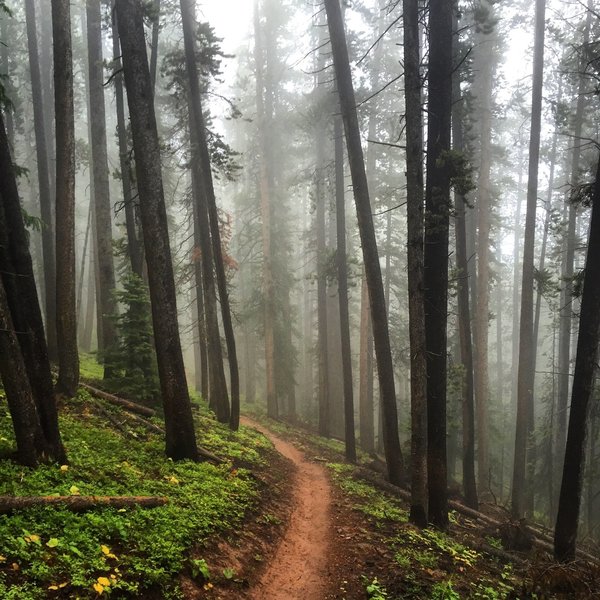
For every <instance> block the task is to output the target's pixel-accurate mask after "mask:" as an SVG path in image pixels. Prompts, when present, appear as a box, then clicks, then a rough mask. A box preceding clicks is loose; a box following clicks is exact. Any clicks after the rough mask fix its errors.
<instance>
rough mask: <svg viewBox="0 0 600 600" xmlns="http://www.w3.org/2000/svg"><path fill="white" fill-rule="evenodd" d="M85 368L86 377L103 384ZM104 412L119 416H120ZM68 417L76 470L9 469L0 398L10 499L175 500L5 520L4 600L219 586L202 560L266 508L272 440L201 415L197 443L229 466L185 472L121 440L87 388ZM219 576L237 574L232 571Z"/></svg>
mask: <svg viewBox="0 0 600 600" xmlns="http://www.w3.org/2000/svg"><path fill="white" fill-rule="evenodd" d="M86 362H87V363H89V364H86V367H85V368H86V369H87V372H88V377H93V376H94V375H97V373H96V372H95V369H96V367H95V366H94V364H93V363H92V361H89V360H88V361H86ZM96 370H97V369H96ZM103 408H104V409H105V410H106V411H112V412H113V414H114V415H115V417H118V414H119V409H113V408H110V407H106V406H104V407H103ZM60 412H61V416H60V425H61V430H62V433H63V439H64V442H65V446H66V449H67V453H68V457H69V464H67V465H57V464H51V465H44V466H41V467H39V468H37V469H35V470H32V469H27V468H24V467H22V466H20V465H18V464H16V463H15V462H13V461H12V460H11V455H12V453H13V452H14V439H13V434H12V429H11V423H10V417H9V415H8V412H7V409H6V404H5V403H4V402H1V401H0V494H5V495H17V496H19V495H31V496H45V495H69V494H72V495H76V494H81V495H127V496H165V497H167V498H168V503H167V504H166V505H164V506H160V507H157V508H152V509H142V508H139V507H138V508H127V509H118V510H117V509H112V508H99V509H95V510H90V511H86V512H80V513H75V512H72V511H69V510H67V509H66V508H59V507H39V508H31V509H27V510H22V511H18V512H14V513H12V514H4V515H0V598H3V599H5V600H11V599H15V600H30V599H38V598H55V597H56V598H60V597H62V598H73V599H76V598H81V599H85V598H97V597H99V596H111V597H115V598H128V597H143V598H167V599H168V598H181V597H184V592H183V591H182V589H181V585H180V584H181V577H180V575H181V574H182V573H183V574H185V575H186V577H187V578H188V579H189V580H192V581H195V582H197V583H198V584H199V587H200V588H202V586H203V585H206V586H207V587H210V585H211V584H210V582H209V581H208V573H207V572H206V570H205V568H204V567H205V564H206V563H205V562H203V561H204V559H203V557H202V556H203V554H202V553H203V552H205V550H206V548H207V546H209V545H210V543H209V542H210V540H212V539H213V538H214V537H215V536H216V535H219V534H220V535H223V533H224V532H227V531H231V530H233V529H235V528H236V527H238V526H239V525H240V524H241V523H242V521H243V519H244V517H245V516H246V515H247V513H248V511H249V510H250V509H251V508H252V507H254V506H255V505H256V504H257V503H258V501H259V500H260V493H261V485H262V484H261V482H260V480H259V479H257V478H256V477H255V476H254V474H253V473H252V472H251V469H255V468H256V469H260V468H261V467H263V466H264V465H265V464H266V463H267V462H268V460H269V452H270V443H269V442H268V441H267V440H266V439H265V438H264V437H263V436H261V435H259V434H256V433H255V432H253V431H252V430H250V429H244V428H242V430H241V431H240V432H239V433H237V434H232V433H231V432H230V431H229V429H227V428H226V427H223V426H221V425H219V424H218V423H216V422H215V421H214V420H213V419H212V418H210V417H209V416H208V414H207V412H206V409H204V408H203V410H202V411H197V415H196V425H197V432H198V441H199V443H200V444H201V445H202V446H204V447H205V448H206V449H209V450H211V451H212V452H214V453H215V454H217V455H219V456H221V457H223V458H225V459H226V460H225V462H224V464H221V465H214V464H210V463H207V462H203V463H194V462H191V461H183V462H177V463H175V462H173V461H171V460H168V459H166V458H165V456H164V452H163V440H162V439H161V436H160V435H156V434H148V433H147V431H145V430H142V429H140V430H135V429H131V428H129V435H125V433H124V432H120V431H116V430H115V429H114V428H113V427H112V426H111V423H110V422H108V421H107V419H106V418H105V416H104V415H100V414H98V413H97V412H96V411H95V410H94V402H93V401H91V399H90V398H89V396H88V394H87V393H86V392H84V391H80V393H79V395H78V396H77V398H75V399H73V400H72V401H69V402H68V403H67V404H66V405H64V406H62V407H61V411H60ZM157 422H159V421H158V420H157ZM220 575H221V576H222V577H225V578H227V577H228V576H229V577H233V573H232V572H229V571H227V567H225V568H223V569H222V572H221V573H220ZM213 577H214V574H213Z"/></svg>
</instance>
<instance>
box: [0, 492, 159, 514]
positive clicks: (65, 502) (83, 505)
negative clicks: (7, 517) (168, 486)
mask: <svg viewBox="0 0 600 600" xmlns="http://www.w3.org/2000/svg"><path fill="white" fill-rule="evenodd" d="M168 501H169V499H168V498H165V497H164V496H77V495H74V496H0V514H4V513H9V512H13V511H16V510H23V509H26V508H31V507H35V506H55V505H58V506H61V507H64V508H67V509H69V510H72V511H83V510H93V509H95V508H104V507H111V508H132V507H135V506H139V507H142V508H155V507H157V506H163V505H164V504H166V503H167V502H168Z"/></svg>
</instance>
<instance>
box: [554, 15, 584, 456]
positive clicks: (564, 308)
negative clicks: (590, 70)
mask: <svg viewBox="0 0 600 600" xmlns="http://www.w3.org/2000/svg"><path fill="white" fill-rule="evenodd" d="M588 4H589V3H588ZM589 8H591V6H590V7H589ZM591 15H592V11H591V10H588V12H587V16H586V23H585V30H584V34H583V47H584V48H586V47H587V46H588V43H589V37H590V35H589V31H590V26H591ZM586 81H587V76H586V75H585V59H582V62H581V66H580V75H579V85H578V90H577V106H576V109H575V118H574V129H573V153H572V155H571V177H570V181H569V184H570V189H571V190H575V189H576V188H577V186H578V185H579V168H580V162H581V145H582V139H581V130H582V126H583V111H584V108H585V97H586ZM566 202H567V205H568V209H567V210H568V215H569V217H568V222H567V237H566V242H565V244H564V250H565V251H564V254H563V256H564V261H563V268H562V279H563V281H564V289H563V294H562V296H561V308H560V329H559V334H558V371H559V375H558V414H557V416H558V430H557V443H556V451H557V456H559V457H562V455H563V451H564V447H565V440H566V433H567V410H568V397H569V379H570V377H569V375H570V371H571V330H572V319H573V306H572V302H573V273H574V269H573V264H574V260H575V243H576V228H577V206H576V204H575V203H574V202H571V195H570V193H567V195H566ZM559 466H560V462H559Z"/></svg>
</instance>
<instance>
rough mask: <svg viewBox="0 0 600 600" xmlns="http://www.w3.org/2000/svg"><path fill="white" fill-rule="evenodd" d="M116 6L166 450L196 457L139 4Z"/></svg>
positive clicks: (129, 1)
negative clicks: (163, 414)
mask: <svg viewBox="0 0 600 600" xmlns="http://www.w3.org/2000/svg"><path fill="white" fill-rule="evenodd" d="M116 9H117V18H118V21H117V22H118V27H119V37H120V40H121V47H122V52H123V70H124V75H125V87H126V90H127V101H128V104H129V115H130V119H131V132H132V136H133V150H134V153H135V165H136V173H137V182H138V191H139V195H140V216H141V220H142V232H143V236H144V246H145V250H146V261H147V264H148V282H149V288H150V301H151V305H152V323H153V327H154V345H155V348H156V358H157V363H158V373H159V377H160V386H161V392H162V399H163V406H164V412H165V429H166V453H167V456H169V457H171V458H173V459H175V460H178V459H184V458H190V459H194V460H195V459H197V458H198V450H197V447H196V437H195V433H194V421H193V417H192V409H191V404H190V398H189V393H188V388H187V381H186V376H185V369H184V365H183V355H182V353H181V343H180V340H179V328H178V323H177V302H176V298H175V282H174V279H173V264H172V262H171V249H170V247H169V233H168V228H167V213H166V209H165V201H164V191H163V184H162V176H161V168H160V149H159V143H158V134H157V130H156V117H155V114H154V103H153V95H152V87H151V84H150V71H149V68H148V57H147V54H146V40H145V35H144V22H143V13H142V6H141V2H140V0H117V2H116Z"/></svg>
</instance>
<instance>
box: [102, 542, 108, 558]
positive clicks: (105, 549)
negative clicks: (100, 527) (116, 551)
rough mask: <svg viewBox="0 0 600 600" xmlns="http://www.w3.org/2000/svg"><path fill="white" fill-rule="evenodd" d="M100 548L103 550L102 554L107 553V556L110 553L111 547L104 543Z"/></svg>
mask: <svg viewBox="0 0 600 600" xmlns="http://www.w3.org/2000/svg"><path fill="white" fill-rule="evenodd" d="M100 550H102V554H106V555H107V556H108V555H109V554H110V548H109V547H108V546H105V545H104V544H102V546H100Z"/></svg>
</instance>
